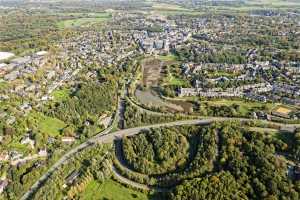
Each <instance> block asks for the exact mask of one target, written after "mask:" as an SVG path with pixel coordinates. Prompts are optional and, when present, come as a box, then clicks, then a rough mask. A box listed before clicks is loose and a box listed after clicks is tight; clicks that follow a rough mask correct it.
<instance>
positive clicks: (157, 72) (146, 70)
mask: <svg viewBox="0 0 300 200" xmlns="http://www.w3.org/2000/svg"><path fill="white" fill-rule="evenodd" d="M142 71H143V72H142V73H143V85H144V86H145V87H150V86H157V85H158V82H159V79H160V78H161V71H162V62H161V61H160V60H158V59H153V58H147V59H145V60H143V62H142Z"/></svg>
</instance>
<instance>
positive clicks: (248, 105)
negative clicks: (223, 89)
mask: <svg viewBox="0 0 300 200" xmlns="http://www.w3.org/2000/svg"><path fill="white" fill-rule="evenodd" d="M203 103H207V104H208V105H212V106H222V105H224V106H233V105H234V104H235V105H239V112H240V113H241V114H242V115H246V114H247V113H248V112H250V111H252V110H255V111H267V112H270V111H271V110H272V109H274V108H275V107H276V106H277V105H278V104H272V103H266V104H262V103H260V102H251V101H244V100H242V99H241V100H238V99H237V100H231V99H217V100H210V101H201V102H200V104H203ZM262 108H263V109H264V110H261V109H262Z"/></svg>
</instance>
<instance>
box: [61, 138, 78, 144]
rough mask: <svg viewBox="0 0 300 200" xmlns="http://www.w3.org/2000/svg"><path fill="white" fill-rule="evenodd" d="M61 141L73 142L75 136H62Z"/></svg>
mask: <svg viewBox="0 0 300 200" xmlns="http://www.w3.org/2000/svg"><path fill="white" fill-rule="evenodd" d="M61 141H62V142H63V143H66V144H71V143H73V142H75V138H74V137H62V138H61Z"/></svg>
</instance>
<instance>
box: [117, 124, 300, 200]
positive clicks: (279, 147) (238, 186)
mask: <svg viewBox="0 0 300 200" xmlns="http://www.w3.org/2000/svg"><path fill="white" fill-rule="evenodd" d="M158 133H160V134H159V135H157V136H155V137H153V136H154V135H156V134H158ZM172 134H175V135H177V136H174V135H173V136H172ZM282 134H285V133H277V134H274V135H269V134H263V133H261V132H255V131H250V130H249V129H248V128H247V126H246V125H242V126H241V125H240V123H238V122H226V123H216V124H214V125H211V126H206V127H195V126H193V127H188V126H183V127H176V128H162V129H156V130H150V132H148V131H146V132H142V133H141V134H140V135H137V136H133V137H129V138H126V139H124V143H123V153H124V155H125V159H126V161H127V164H128V166H129V167H130V168H131V169H133V170H134V171H136V172H139V173H133V172H128V171H126V170H124V169H123V167H121V166H118V165H119V164H118V163H117V162H116V161H115V165H116V166H117V169H118V170H119V171H120V173H122V175H124V176H126V177H128V178H130V179H132V180H135V181H137V182H141V183H143V184H147V185H149V184H150V185H156V186H161V187H172V186H174V184H176V185H177V186H176V187H175V189H173V190H172V192H170V194H169V195H170V196H169V199H187V200H188V199H295V200H296V199H299V193H300V187H299V186H300V182H299V181H297V180H294V179H293V178H291V177H289V176H288V175H287V170H288V167H289V165H288V164H287V162H286V161H285V159H286V158H284V157H282V156H279V155H281V154H285V155H290V156H288V157H295V156H297V151H298V148H297V147H298V146H299V145H298V146H297V144H298V141H295V142H293V143H292V144H288V143H286V142H285V140H284V139H283V137H282ZM180 135H182V136H184V137H185V138H186V139H187V141H188V144H189V153H185V154H182V152H181V151H178V150H176V145H175V144H173V145H172V146H173V147H172V148H174V149H175V150H174V151H172V152H174V153H171V154H170V153H169V152H168V151H166V148H167V149H170V148H171V147H170V145H171V144H172V143H173V142H174V141H176V139H174V138H177V137H179V136H180ZM293 136H294V137H296V138H298V134H295V135H294V134H293ZM154 138H155V139H154ZM156 138H163V140H165V141H167V142H165V143H167V145H166V148H159V149H157V148H155V147H156V145H157V143H156V142H155V141H156ZM181 146H184V145H181ZM168 147H169V148H168ZM177 153H178V154H177ZM153 155H157V156H156V157H153ZM182 155H184V156H185V157H183V158H182V157H180V156H182ZM153 158H155V159H157V160H155V159H153ZM158 158H162V160H159V159H158ZM174 158H176V159H174ZM180 158H181V160H182V159H185V160H186V161H185V162H184V164H183V165H176V167H177V168H176V169H175V170H174V169H171V168H168V167H166V168H165V169H164V171H161V172H162V173H161V174H157V172H158V171H157V169H156V168H154V167H153V166H155V165H154V164H155V163H164V162H166V163H167V162H173V161H174V160H175V161H176V160H178V159H179V160H180ZM298 159H299V158H298ZM162 166H164V165H160V169H162V168H161V167H162ZM141 173H142V174H141Z"/></svg>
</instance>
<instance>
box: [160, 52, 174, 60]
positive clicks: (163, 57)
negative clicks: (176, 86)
mask: <svg viewBox="0 0 300 200" xmlns="http://www.w3.org/2000/svg"><path fill="white" fill-rule="evenodd" d="M158 59H159V60H161V61H177V59H178V57H177V56H175V55H174V54H168V55H166V56H158Z"/></svg>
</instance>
